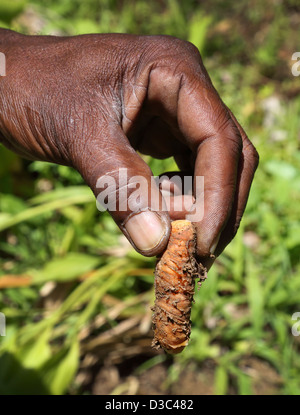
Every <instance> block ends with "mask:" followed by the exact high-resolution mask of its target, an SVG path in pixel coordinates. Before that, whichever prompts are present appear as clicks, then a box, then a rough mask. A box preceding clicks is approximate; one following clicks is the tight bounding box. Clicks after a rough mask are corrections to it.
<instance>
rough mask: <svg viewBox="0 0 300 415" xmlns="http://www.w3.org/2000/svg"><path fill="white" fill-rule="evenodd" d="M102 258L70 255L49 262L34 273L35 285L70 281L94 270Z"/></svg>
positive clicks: (77, 254) (79, 254) (78, 254)
mask: <svg viewBox="0 0 300 415" xmlns="http://www.w3.org/2000/svg"><path fill="white" fill-rule="evenodd" d="M100 261H101V258H97V257H94V256H92V255H86V254H81V253H79V252H78V253H72V252H71V253H69V254H67V255H66V256H65V257H63V258H57V259H54V260H52V261H51V262H49V263H48V264H47V265H46V266H45V268H44V269H42V270H40V271H37V270H35V271H32V272H31V273H32V274H33V281H34V283H41V282H46V281H60V282H62V281H70V280H73V279H76V278H78V277H79V276H81V275H82V274H84V273H86V272H88V271H91V270H92V269H94V268H95V267H96V266H97V265H98V264H99V263H100Z"/></svg>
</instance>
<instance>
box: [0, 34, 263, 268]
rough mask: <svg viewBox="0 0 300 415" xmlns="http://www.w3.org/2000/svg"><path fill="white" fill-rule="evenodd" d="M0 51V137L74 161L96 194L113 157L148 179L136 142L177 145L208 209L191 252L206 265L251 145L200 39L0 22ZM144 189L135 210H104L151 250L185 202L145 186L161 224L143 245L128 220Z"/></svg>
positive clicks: (53, 158) (245, 188)
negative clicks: (39, 32)
mask: <svg viewBox="0 0 300 415" xmlns="http://www.w3.org/2000/svg"><path fill="white" fill-rule="evenodd" d="M0 51H1V52H3V53H5V56H6V76H5V77H0V96H1V99H0V142H2V143H3V144H4V145H5V146H7V147H8V148H10V149H11V150H12V151H14V152H16V153H18V154H19V155H21V156H22V157H25V158H28V159H32V160H45V161H50V162H53V163H58V164H63V165H68V166H72V167H74V168H75V169H77V170H78V171H79V172H80V174H81V175H82V177H83V178H84V180H85V181H86V183H87V184H88V185H89V186H90V187H91V189H92V191H93V192H94V194H95V196H96V197H97V195H98V194H99V191H100V190H99V188H97V181H98V179H99V178H100V177H103V176H104V175H107V174H109V175H110V176H113V177H115V178H116V179H117V178H118V171H119V168H125V167H126V168H127V169H128V176H129V178H130V177H131V176H136V175H142V176H144V177H145V178H146V180H147V182H149V183H150V179H151V175H152V173H151V171H150V169H149V167H148V166H147V164H146V163H145V162H144V161H143V160H142V158H141V157H140V155H139V154H138V153H137V152H136V151H137V150H138V151H139V152H140V153H142V154H147V155H151V156H153V157H156V158H160V159H163V158H166V157H170V156H173V157H174V159H175V161H176V162H177V164H178V166H179V168H180V169H181V170H182V172H183V173H182V175H184V174H193V175H194V178H195V177H196V176H204V180H205V188H204V217H203V219H202V220H201V221H200V222H197V223H195V227H196V231H197V254H198V257H199V259H200V260H202V262H204V263H205V264H207V265H208V266H210V265H211V264H212V262H213V260H214V258H213V257H212V253H213V252H214V253H215V256H217V255H219V254H220V253H221V252H222V251H223V249H224V248H225V246H226V245H227V244H228V243H229V242H230V241H231V239H232V238H233V237H234V235H235V233H236V231H237V229H238V226H239V223H240V220H241V217H242V215H243V212H244V209H245V206H246V203H247V198H248V194H249V190H250V186H251V183H252V180H253V176H254V173H255V170H256V168H257V165H258V154H257V151H256V150H255V148H254V146H253V145H252V144H251V142H250V141H249V139H248V138H247V136H246V134H245V132H244V130H243V129H242V127H241V126H240V125H239V123H238V121H237V120H236V118H235V117H234V115H233V114H232V113H231V112H230V110H229V109H228V108H227V107H226V106H225V104H224V103H223V102H222V100H221V98H220V97H219V95H218V93H217V91H216V90H215V88H214V86H213V85H212V83H211V80H210V78H209V75H208V73H207V71H206V69H205V68H204V66H203V63H202V60H201V57H200V54H199V52H198V50H197V49H196V48H195V47H194V46H193V45H192V44H190V43H189V42H186V41H183V40H180V39H177V38H173V37H169V36H134V35H126V34H101V35H98V34H96V35H82V36H75V37H56V36H25V35H21V34H18V33H15V32H12V31H9V30H4V29H1V30H0ZM171 176H172V174H170V177H171ZM197 191H202V190H201V189H196V188H195V189H194V195H195V196H196V197H197ZM117 192H118V189H117ZM130 192H132V190H131V189H129V194H130ZM144 195H145V201H144V197H143V195H142V197H141V200H140V204H139V206H137V207H136V211H135V209H133V210H132V211H128V210H127V211H117V212H110V213H111V215H112V217H113V218H114V220H115V222H116V223H117V225H118V226H119V227H120V229H121V230H122V231H123V232H124V234H125V235H126V236H127V238H128V239H129V240H130V241H131V242H132V244H133V245H134V246H135V248H136V249H137V250H138V251H139V252H141V253H142V254H144V255H147V256H152V255H157V254H160V253H161V252H162V251H163V249H164V248H165V246H166V244H167V241H168V237H169V233H170V219H184V217H185V214H186V211H182V212H174V209H173V208H171V210H170V211H169V212H166V211H163V203H164V202H163V196H162V194H161V192H160V191H159V190H158V189H157V190H156V191H155V192H154V196H153V195H152V197H154V198H156V199H157V202H158V205H160V208H161V209H159V210H158V213H157V218H158V219H159V220H161V223H162V226H163V228H164V233H163V236H162V238H161V239H160V240H159V243H157V244H156V245H155V246H154V247H151V248H150V249H146V250H145V249H139V248H138V247H137V246H136V244H134V242H133V240H132V238H131V236H130V232H128V229H129V226H128V229H127V227H126V224H127V223H128V221H129V219H131V218H132V217H133V216H134V215H137V213H139V212H140V211H148V209H149V201H148V197H146V196H149V195H148V191H147V190H145V192H144ZM192 201H193V200H191V203H192ZM137 217H138V216H137ZM217 242H218V243H217ZM215 246H216V247H215ZM214 248H215V250H214Z"/></svg>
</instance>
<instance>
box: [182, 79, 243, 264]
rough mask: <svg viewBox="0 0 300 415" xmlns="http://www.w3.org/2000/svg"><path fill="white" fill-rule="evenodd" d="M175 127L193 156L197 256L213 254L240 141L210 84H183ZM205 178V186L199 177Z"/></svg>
mask: <svg viewBox="0 0 300 415" xmlns="http://www.w3.org/2000/svg"><path fill="white" fill-rule="evenodd" d="M177 119H178V126H179V129H180V131H181V133H182V134H183V136H184V137H185V140H186V141H187V144H188V145H189V147H190V148H191V149H192V150H193V151H194V152H195V154H196V161H195V172H194V179H195V180H194V182H195V188H194V193H195V198H196V201H199V200H201V199H203V203H204V210H203V217H202V218H200V220H199V221H198V220H197V219H196V220H195V226H196V229H197V241H198V242H197V253H198V255H199V256H200V257H207V256H210V255H211V254H213V253H214V250H215V248H216V246H217V244H218V241H219V238H220V234H221V232H222V230H223V229H224V227H225V225H226V223H227V220H228V218H229V216H230V213H231V209H232V205H233V201H234V196H235V191H236V183H237V171H238V163H239V159H240V156H241V152H242V139H241V135H240V132H239V131H238V129H237V127H236V125H235V123H234V122H233V120H232V118H231V116H230V114H229V112H228V110H227V108H226V107H225V105H224V104H223V102H222V101H221V99H220V97H219V96H218V94H217V92H216V91H215V89H214V88H213V86H212V85H210V84H209V83H206V84H204V85H203V83H202V82H201V81H199V80H198V81H197V80H194V81H193V82H188V81H186V82H184V83H183V85H182V87H181V89H180V93H179V99H178V113H177ZM201 176H202V177H203V178H204V186H203V185H202V182H201V181H198V180H197V178H198V177H201Z"/></svg>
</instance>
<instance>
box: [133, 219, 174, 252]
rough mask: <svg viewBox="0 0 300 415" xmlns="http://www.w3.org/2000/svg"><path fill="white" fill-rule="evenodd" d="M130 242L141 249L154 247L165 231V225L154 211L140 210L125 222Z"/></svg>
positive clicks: (146, 249) (145, 249)
mask: <svg viewBox="0 0 300 415" xmlns="http://www.w3.org/2000/svg"><path fill="white" fill-rule="evenodd" d="M125 229H126V231H127V232H128V234H129V236H130V238H131V239H132V242H133V243H134V245H135V246H136V247H137V249H139V250H141V251H148V250H150V249H153V248H155V247H156V246H157V245H158V244H159V243H160V241H161V239H162V238H163V236H164V235H165V233H166V229H165V225H164V223H163V222H162V221H161V220H160V218H159V216H158V215H157V214H156V213H154V212H150V211H147V212H141V213H138V214H137V215H134V216H132V217H131V218H129V219H128V221H127V222H126V223H125Z"/></svg>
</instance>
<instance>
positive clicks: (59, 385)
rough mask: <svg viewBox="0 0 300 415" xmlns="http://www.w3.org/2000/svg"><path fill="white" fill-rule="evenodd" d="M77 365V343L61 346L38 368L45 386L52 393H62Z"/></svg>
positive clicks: (70, 380)
mask: <svg viewBox="0 0 300 415" xmlns="http://www.w3.org/2000/svg"><path fill="white" fill-rule="evenodd" d="M78 365H79V343H78V341H77V340H74V341H73V343H72V344H71V347H67V346H65V347H62V348H61V349H60V350H59V352H58V353H56V354H55V355H54V356H52V358H51V359H49V360H48V362H46V364H45V365H44V366H43V367H42V368H41V369H40V370H39V374H40V376H41V377H42V378H43V380H44V383H45V385H46V387H47V388H48V389H49V391H50V393H51V394H53V395H62V394H64V393H65V392H66V390H67V388H68V386H69V385H70V383H71V382H72V380H73V378H74V376H75V374H76V372H77V369H78Z"/></svg>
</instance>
